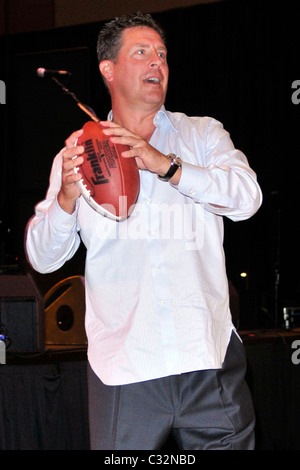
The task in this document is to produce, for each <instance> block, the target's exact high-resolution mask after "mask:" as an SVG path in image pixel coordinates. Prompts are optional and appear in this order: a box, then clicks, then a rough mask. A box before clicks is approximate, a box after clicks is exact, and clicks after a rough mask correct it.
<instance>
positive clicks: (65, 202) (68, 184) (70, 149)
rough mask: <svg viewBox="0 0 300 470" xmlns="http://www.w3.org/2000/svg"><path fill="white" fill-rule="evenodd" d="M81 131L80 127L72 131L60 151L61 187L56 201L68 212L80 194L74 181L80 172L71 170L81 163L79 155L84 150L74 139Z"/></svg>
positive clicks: (78, 178)
mask: <svg viewBox="0 0 300 470" xmlns="http://www.w3.org/2000/svg"><path fill="white" fill-rule="evenodd" d="M82 133H83V130H82V129H80V130H79V131H76V132H73V134H71V135H70V137H69V138H68V139H67V140H66V142H65V143H66V147H65V150H64V151H63V153H62V156H63V163H62V176H61V189H60V191H59V193H58V195H57V201H58V203H59V205H60V207H61V208H62V209H63V210H64V211H65V212H68V213H69V214H72V213H73V212H74V210H75V204H76V199H78V197H79V196H80V194H81V193H80V190H79V188H78V186H77V184H76V183H77V181H79V180H81V178H82V176H81V174H80V172H78V173H74V171H73V170H74V168H75V167H79V166H80V165H81V164H82V163H83V157H81V156H80V155H81V154H82V153H83V152H84V147H83V146H82V145H79V146H75V143H76V140H77V139H78V137H79V136H81V135H82ZM75 157H76V158H75Z"/></svg>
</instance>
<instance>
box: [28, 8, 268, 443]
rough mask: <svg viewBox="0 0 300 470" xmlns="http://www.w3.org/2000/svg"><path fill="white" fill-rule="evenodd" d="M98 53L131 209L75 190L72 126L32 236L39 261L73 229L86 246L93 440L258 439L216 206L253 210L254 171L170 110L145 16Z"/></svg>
mask: <svg viewBox="0 0 300 470" xmlns="http://www.w3.org/2000/svg"><path fill="white" fill-rule="evenodd" d="M98 58H99V68H100V72H101V74H102V76H103V78H104V80H105V83H106V85H107V88H108V90H109V93H110V96H111V102H112V111H111V112H110V114H109V119H108V121H105V122H103V123H102V124H103V125H104V126H105V132H106V134H107V136H108V137H109V138H110V139H111V140H112V141H113V142H115V143H121V144H125V145H127V146H129V148H130V149H129V150H128V151H126V152H124V153H123V155H122V156H123V157H124V158H135V159H136V161H137V163H138V166H139V169H140V193H139V198H138V201H137V204H136V207H135V209H134V211H133V213H132V214H131V216H130V217H129V218H128V220H127V221H125V222H120V223H118V222H115V221H112V220H110V219H108V218H105V217H102V216H101V215H99V214H96V213H95V212H94V211H93V209H91V208H90V207H89V206H88V205H87V204H86V202H85V201H84V200H83V198H82V197H80V192H79V190H78V187H77V185H76V181H78V180H79V179H80V177H81V176H80V173H79V174H77V175H76V174H74V173H73V168H74V166H79V165H80V164H81V163H82V161H83V158H82V156H81V154H82V153H83V148H82V147H81V146H76V144H75V142H76V139H77V138H78V136H79V135H81V133H82V131H81V130H79V131H76V132H74V133H73V134H72V135H71V136H70V137H69V138H68V139H67V140H66V147H65V148H64V149H63V150H62V151H61V152H60V153H59V154H58V155H57V157H56V158H55V160H54V163H53V168H52V173H51V178H50V186H49V189H48V193H47V196H46V199H45V201H43V202H41V203H40V204H39V205H38V206H37V207H36V214H35V216H34V217H33V218H32V219H31V221H30V222H29V224H28V229H27V237H26V246H27V253H28V258H29V260H30V262H31V264H32V266H33V267H34V268H35V269H36V270H38V271H40V272H50V271H53V270H55V269H58V268H59V267H61V266H62V265H63V263H64V262H65V261H66V260H68V259H70V258H71V257H72V256H73V254H74V253H75V251H76V250H77V248H78V246H79V243H80V239H82V241H83V243H84V244H85V246H86V248H87V255H86V271H85V283H86V331H87V337H88V360H89V365H90V366H89V407H90V430H91V431H90V432H91V448H92V449H131V450H132V449H159V448H161V446H162V445H163V444H164V442H165V441H166V440H167V438H168V436H169V435H170V433H171V432H172V433H173V435H174V437H175V439H176V441H177V443H178V446H179V447H180V448H182V449H189V450H190V449H252V448H253V446H254V437H253V432H254V431H253V428H254V415H253V408H252V402H251V398H250V395H249V390H248V388H247V386H246V384H245V382H244V374H245V355H244V350H243V345H242V344H241V341H240V339H239V338H238V336H237V334H236V332H235V331H234V327H233V324H232V320H231V315H230V311H229V298H228V297H229V296H228V282H227V279H226V272H225V262H224V253H223V246H222V244H223V222H222V216H227V217H229V218H231V219H232V220H236V221H238V220H243V219H247V218H248V217H250V216H251V215H253V214H254V213H255V212H256V211H257V210H258V208H259V206H260V204H261V191H260V188H259V186H258V184H257V181H256V175H255V173H254V172H253V171H252V170H251V169H250V167H249V165H248V162H247V159H246V157H245V156H244V155H243V154H242V153H241V152H240V151H238V150H236V149H235V148H234V146H233V144H232V142H231V140H230V138H229V135H228V133H227V132H226V131H225V130H224V129H223V127H222V125H221V124H220V123H219V122H217V121H215V120H214V119H210V118H202V117H199V118H190V117H188V116H186V115H184V114H182V113H171V112H169V111H167V110H166V109H165V107H164V102H165V97H166V92H167V85H168V65H167V49H166V44H165V40H164V34H163V32H162V30H161V29H160V28H159V26H158V25H157V24H156V23H154V21H153V20H152V18H151V17H150V15H142V14H136V15H130V16H128V17H126V16H125V17H121V18H117V19H115V20H113V21H111V22H110V23H108V24H107V25H106V26H105V27H104V29H103V30H102V31H101V32H100V34H99V38H98ZM76 156H77V158H74V157H76ZM79 233H80V238H79Z"/></svg>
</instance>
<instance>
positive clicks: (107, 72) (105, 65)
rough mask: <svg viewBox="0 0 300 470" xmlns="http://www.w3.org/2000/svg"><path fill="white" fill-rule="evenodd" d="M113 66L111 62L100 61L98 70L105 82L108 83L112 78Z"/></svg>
mask: <svg viewBox="0 0 300 470" xmlns="http://www.w3.org/2000/svg"><path fill="white" fill-rule="evenodd" d="M113 65H114V64H113V62H111V60H102V62H100V64H99V70H100V72H101V74H102V75H103V77H104V78H105V80H106V81H107V82H110V81H111V80H112V78H113V69H114V68H113Z"/></svg>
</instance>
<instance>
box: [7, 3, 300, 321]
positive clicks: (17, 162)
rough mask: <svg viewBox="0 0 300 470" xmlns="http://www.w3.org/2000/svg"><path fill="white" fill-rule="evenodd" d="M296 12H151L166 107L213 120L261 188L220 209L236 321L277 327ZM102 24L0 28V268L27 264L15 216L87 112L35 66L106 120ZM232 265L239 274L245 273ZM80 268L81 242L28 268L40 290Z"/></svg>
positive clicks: (285, 267)
mask: <svg viewBox="0 0 300 470" xmlns="http://www.w3.org/2000/svg"><path fill="white" fill-rule="evenodd" d="M298 12H299V8H298V7H297V3H296V2H284V3H281V2H271V1H240V0H234V1H231V0H228V1H223V2H217V3H211V4H206V5H205V4H204V5H197V6H192V7H187V8H181V9H180V8H179V9H174V10H169V11H166V12H159V13H154V14H153V16H154V17H155V18H156V19H157V20H158V21H159V22H160V23H161V24H162V25H163V26H164V28H165V29H166V31H167V37H168V49H169V66H170V85H169V92H168V97H167V103H166V106H167V108H168V109H169V110H170V111H181V112H185V113H186V114H189V115H208V116H213V117H214V118H216V119H218V120H220V121H221V122H222V123H223V124H224V127H225V128H226V129H227V130H228V131H229V132H230V134H231V137H232V140H233V142H234V144H235V146H236V147H237V148H240V149H241V150H242V151H243V152H244V153H245V154H246V156H247V157H248V160H249V162H250V165H251V166H252V168H253V169H254V170H255V171H256V173H257V175H258V181H259V183H260V185H261V187H262V191H263V196H264V202H263V205H262V207H261V209H260V210H259V212H258V213H257V214H256V215H255V216H254V217H253V218H251V219H250V220H248V221H244V222H239V223H234V222H231V221H229V220H226V219H225V250H226V256H227V270H228V276H229V279H230V280H231V282H232V283H233V285H234V286H235V288H236V290H237V291H238V294H239V298H240V320H239V325H238V326H239V327H241V328H256V327H258V328H273V327H276V326H281V324H282V307H283V306H298V305H300V299H299V273H298V271H299V250H298V240H299V223H298V206H299V204H298V193H299V171H298V159H299V145H298V135H299V129H298V123H299V116H300V114H299V113H300V106H297V105H295V104H293V103H292V100H291V97H292V93H293V91H294V90H293V89H292V83H293V82H294V81H295V80H297V79H298V78H299V79H300V72H298V68H299V67H298V60H299V49H300V46H299V37H298V36H299V34H298V29H299V24H298V23H299V15H298ZM101 24H102V23H101V22H96V23H89V24H83V25H78V26H69V27H64V28H56V29H49V30H44V31H35V32H26V33H19V34H4V35H3V36H1V37H0V57H1V59H0V67H1V68H0V79H1V80H4V81H5V83H6V91H7V97H6V105H4V106H1V107H0V108H1V109H0V111H1V148H0V152H1V167H0V178H1V180H0V183H1V186H0V187H1V191H0V195H1V205H0V220H1V223H0V243H1V260H0V265H1V271H2V272H5V273H6V272H12V271H14V272H15V271H21V272H24V271H28V270H29V271H30V267H29V266H28V265H27V263H26V260H25V256H24V249H23V239H24V230H25V226H26V223H27V221H28V219H29V218H30V217H31V215H32V214H33V210H34V205H35V204H36V203H37V202H38V201H40V200H41V199H43V198H44V195H45V192H46V190H47V186H48V179H49V172H50V169H51V163H52V159H53V157H54V156H55V154H56V153H57V152H58V151H59V150H60V148H61V147H62V146H63V145H64V140H65V139H66V138H67V137H68V135H69V134H70V133H71V132H72V131H73V130H75V129H78V128H80V127H81V126H82V124H83V123H84V122H85V121H86V120H87V119H88V118H87V116H86V115H85V114H84V113H83V112H82V111H81V110H80V109H79V108H78V107H77V106H76V104H75V103H74V101H73V100H72V99H71V98H70V97H69V96H67V95H65V94H64V93H62V91H61V90H60V89H59V88H58V87H57V86H56V85H55V84H54V82H53V81H52V80H51V79H40V78H38V77H37V75H36V73H35V71H36V69H37V68H38V67H45V68H50V69H66V70H69V71H71V72H72V76H71V79H70V80H69V81H68V82H64V83H65V84H66V85H67V86H68V88H70V89H71V90H72V91H73V92H74V93H75V94H76V95H77V96H78V97H79V98H80V100H82V101H83V102H84V103H86V104H88V105H90V106H91V107H92V108H93V109H94V110H95V111H96V113H97V114H98V116H99V117H100V118H106V115H107V112H108V111H109V97H108V95H107V92H106V90H105V88H104V86H103V84H102V81H101V79H100V76H99V71H98V64H97V57H96V41H97V35H98V31H99V29H100V27H101ZM119 262H122V261H121V260H119ZM241 271H246V272H247V273H248V277H247V279H246V280H245V279H242V278H241V277H240V272H241ZM83 272H84V249H83V248H81V249H80V251H79V252H78V253H77V254H76V256H75V257H74V258H73V260H71V261H70V262H68V263H67V264H66V265H65V266H64V267H63V268H62V269H61V270H59V271H58V272H56V273H53V274H49V275H38V274H36V273H33V274H34V277H35V279H36V282H37V284H38V286H39V288H40V290H41V292H42V294H44V293H45V292H46V291H47V290H48V289H49V288H50V287H52V286H53V285H54V284H55V283H56V282H57V281H58V280H60V279H63V278H64V277H66V276H70V275H77V274H83ZM179 275H180V273H179ZM217 275H218V273H216V276H217Z"/></svg>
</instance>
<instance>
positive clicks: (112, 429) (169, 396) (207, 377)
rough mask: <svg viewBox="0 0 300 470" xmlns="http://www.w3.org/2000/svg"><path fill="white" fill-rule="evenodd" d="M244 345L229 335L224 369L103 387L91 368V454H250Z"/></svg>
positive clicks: (252, 421) (250, 411)
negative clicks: (172, 445) (170, 446)
mask: <svg viewBox="0 0 300 470" xmlns="http://www.w3.org/2000/svg"><path fill="white" fill-rule="evenodd" d="M245 371H246V357H245V351H244V346H243V344H242V343H241V341H240V340H239V339H238V337H237V336H236V334H235V333H234V332H233V333H232V337H231V340H230V343H229V346H228V349H227V353H226V357H225V360H224V363H223V367H222V369H217V370H204V371H197V372H189V373H185V374H181V375H174V376H170V377H164V378H161V379H155V380H149V381H146V382H140V383H135V384H129V385H120V386H107V385H104V384H103V383H102V382H101V381H100V380H99V378H98V377H97V376H96V375H95V374H94V372H93V371H92V369H91V368H90V366H89V370H88V385H89V424H90V442H91V449H92V450H100V449H102V450H158V449H161V447H162V446H163V445H164V443H165V442H166V441H167V439H168V437H169V436H170V434H172V436H173V438H174V439H175V441H176V443H177V445H178V448H179V449H181V450H204V449H210V450H221V449H224V450H228V449H233V450H252V449H254V424H255V418H254V411H253V405H252V399H251V395H250V392H249V389H248V387H247V385H246V383H245V380H244V376H245Z"/></svg>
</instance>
